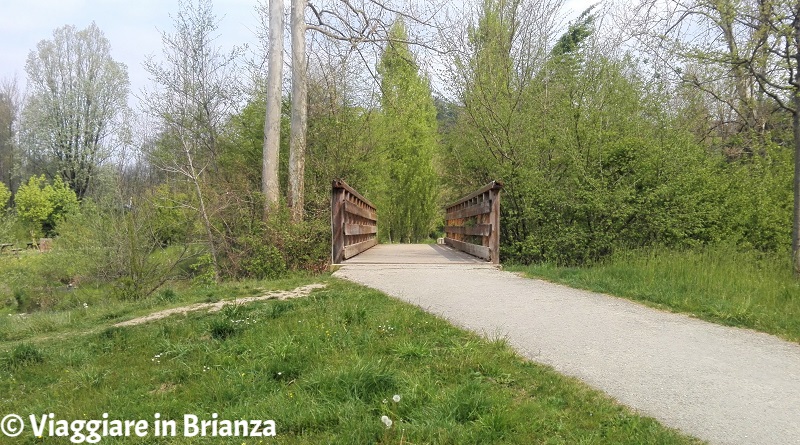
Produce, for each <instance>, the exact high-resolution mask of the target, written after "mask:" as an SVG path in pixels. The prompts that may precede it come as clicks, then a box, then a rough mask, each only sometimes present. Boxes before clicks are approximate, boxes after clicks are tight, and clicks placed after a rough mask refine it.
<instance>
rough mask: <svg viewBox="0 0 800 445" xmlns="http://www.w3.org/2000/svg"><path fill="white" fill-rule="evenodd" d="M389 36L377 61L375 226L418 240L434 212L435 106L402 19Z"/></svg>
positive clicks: (403, 239) (389, 235)
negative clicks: (379, 114) (379, 162)
mask: <svg viewBox="0 0 800 445" xmlns="http://www.w3.org/2000/svg"><path fill="white" fill-rule="evenodd" d="M389 37H390V38H389V44H388V45H387V47H386V49H385V50H384V52H383V55H382V56H381V60H380V63H379V65H378V72H379V73H380V75H381V93H382V96H381V108H382V111H383V119H382V127H383V128H382V132H383V135H384V137H383V140H384V147H385V149H386V152H385V153H386V154H385V158H384V160H383V161H384V162H383V164H384V169H383V178H378V179H379V180H381V179H382V187H380V189H381V190H380V196H381V198H379V201H380V204H379V206H378V208H379V209H380V211H381V213H380V216H379V217H380V218H381V221H380V224H379V226H380V227H381V230H382V235H383V237H386V238H388V239H389V240H390V241H401V242H416V241H420V240H423V239H425V238H426V237H427V236H428V234H429V233H430V231H431V229H432V228H433V223H434V218H435V217H436V190H437V187H436V184H437V176H436V171H435V168H434V157H435V154H436V150H437V146H438V139H437V124H436V108H435V106H434V104H433V98H432V96H431V89H430V84H429V81H428V79H426V78H425V77H424V76H422V75H421V74H420V72H419V71H420V70H419V66H418V65H417V62H416V59H415V57H414V55H413V54H412V53H411V51H410V50H409V48H408V44H407V43H406V42H407V41H408V34H407V31H406V27H405V25H404V23H403V22H402V21H398V22H396V23H395V24H394V25H393V26H392V29H391V31H390V34H389Z"/></svg>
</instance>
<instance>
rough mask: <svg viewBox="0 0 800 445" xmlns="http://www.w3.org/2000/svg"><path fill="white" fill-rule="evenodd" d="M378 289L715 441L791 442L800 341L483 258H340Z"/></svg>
mask: <svg viewBox="0 0 800 445" xmlns="http://www.w3.org/2000/svg"><path fill="white" fill-rule="evenodd" d="M334 276H337V277H340V278H344V279H348V280H351V281H354V282H357V283H360V284H364V285H366V286H369V287H372V288H374V289H378V290H381V291H383V292H385V293H387V294H389V295H391V296H394V297H397V298H399V299H401V300H405V301H407V302H410V303H413V304H416V305H418V306H420V307H422V308H423V309H425V310H427V311H429V312H432V313H434V314H437V315H439V316H442V317H444V318H446V319H448V320H450V321H451V322H452V323H454V324H456V325H459V326H462V327H465V328H467V329H470V330H472V331H475V332H478V333H480V334H483V335H485V336H488V337H491V338H497V337H506V338H507V339H508V341H509V343H510V344H511V345H512V346H514V347H515V348H516V349H517V350H518V351H520V353H522V354H523V355H525V356H526V357H528V358H530V359H531V360H534V361H536V362H540V363H544V364H547V365H550V366H552V367H553V368H555V369H556V370H557V371H559V372H561V373H563V374H566V375H570V376H574V377H577V378H579V379H581V380H583V381H585V382H586V383H588V384H589V385H591V386H593V387H595V388H598V389H600V390H602V391H604V392H606V393H607V394H609V395H610V396H612V397H613V398H615V399H616V400H618V401H619V402H621V403H623V404H625V405H627V406H630V407H632V408H634V409H635V410H637V411H638V412H640V413H643V414H645V415H648V416H652V417H654V418H656V419H658V420H659V421H661V422H662V423H663V424H664V425H667V426H670V427H674V428H677V429H680V430H682V431H684V432H686V433H689V434H691V435H694V436H696V437H699V438H701V439H704V440H707V441H709V442H711V443H717V444H800V345H798V344H795V343H790V342H787V341H784V340H781V339H778V338H776V337H774V336H771V335H767V334H762V333H758V332H754V331H750V330H746V329H738V328H730V327H724V326H719V325H715V324H712V323H708V322H704V321H701V320H698V319H694V318H690V317H687V316H684V315H679V314H672V313H667V312H662V311H658V310H655V309H651V308H648V307H645V306H642V305H639V304H636V303H633V302H630V301H628V300H624V299H620V298H616V297H611V296H608V295H602V294H597V293H592V292H587V291H582V290H576V289H572V288H569V287H565V286H561V285H556V284H552V283H548V282H545V281H541V280H531V279H526V278H521V277H519V276H517V275H515V274H512V273H508V272H502V271H500V270H498V269H496V268H493V267H491V266H488V265H484V264H447V265H445V264H442V265H437V264H415V265H392V264H346V265H345V266H343V267H342V268H341V269H340V270H339V271H337V272H336V273H335V274H334Z"/></svg>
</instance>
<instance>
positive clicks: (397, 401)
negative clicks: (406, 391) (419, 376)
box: [392, 394, 400, 403]
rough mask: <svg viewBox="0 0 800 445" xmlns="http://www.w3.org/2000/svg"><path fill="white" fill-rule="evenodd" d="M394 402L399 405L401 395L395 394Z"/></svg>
mask: <svg viewBox="0 0 800 445" xmlns="http://www.w3.org/2000/svg"><path fill="white" fill-rule="evenodd" d="M392 400H394V403H399V402H400V394H395V395H394V397H392Z"/></svg>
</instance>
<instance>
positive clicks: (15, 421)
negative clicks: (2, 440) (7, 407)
mask: <svg viewBox="0 0 800 445" xmlns="http://www.w3.org/2000/svg"><path fill="white" fill-rule="evenodd" d="M24 429H25V423H23V421H22V417H20V416H18V415H16V414H9V415H7V416H5V417H3V420H0V432H2V433H3V434H5V435H6V436H8V437H17V436H19V435H20V434H22V430H24Z"/></svg>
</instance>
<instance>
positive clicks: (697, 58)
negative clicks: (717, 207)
mask: <svg viewBox="0 0 800 445" xmlns="http://www.w3.org/2000/svg"><path fill="white" fill-rule="evenodd" d="M652 4H653V3H652V1H650V0H648V1H646V2H643V6H644V7H640V8H639V9H641V10H648V11H649V10H660V9H658V8H651V5H652ZM667 5H668V8H665V9H663V11H664V12H662V13H661V17H659V19H660V20H659V22H661V23H663V24H664V29H663V30H659V31H660V32H657V34H658V37H657V39H658V40H661V41H666V42H667V43H668V44H669V45H671V46H672V47H671V48H669V50H672V51H675V52H677V53H678V55H679V56H678V59H679V61H683V62H694V63H695V65H696V66H697V65H699V66H701V67H702V69H693V70H691V71H689V70H687V72H688V74H687V75H686V76H685V77H684V79H685V80H688V82H690V83H691V84H692V85H693V86H694V87H696V88H697V89H699V90H700V91H702V92H704V93H705V94H707V95H708V96H710V97H712V98H713V100H715V101H716V102H718V103H722V104H724V106H725V107H727V108H728V109H730V110H732V111H733V113H734V118H733V119H732V120H734V121H735V122H736V124H737V127H738V128H737V131H736V133H735V134H736V135H737V136H738V135H740V134H741V135H744V136H745V137H746V136H747V132H749V131H755V132H757V133H758V134H760V135H764V134H765V133H766V131H767V130H768V127H769V125H768V123H769V117H770V115H772V116H775V115H778V114H779V113H775V108H776V107H777V109H779V110H781V111H782V112H784V113H788V114H789V115H791V117H792V134H793V144H792V149H793V151H794V153H795V156H794V158H795V159H794V163H795V164H794V167H795V174H794V185H793V189H794V210H793V214H794V216H793V223H792V227H793V229H792V257H793V264H794V269H795V273H796V274H800V2H798V1H796V0H757V1H756V0H743V1H734V0H692V1H683V0H669V1H668V2H667ZM675 71H678V72H681V73H682V67H681V66H677V67H675ZM770 100H771V101H772V104H768V102H769V101H770ZM770 105H773V106H770ZM778 117H779V116H778ZM773 119H774V118H773ZM719 120H720V121H722V122H724V119H719ZM774 120H775V121H777V120H778V119H774ZM755 142H758V143H761V144H762V145H764V141H755ZM755 142H752V141H751V142H750V143H748V144H746V145H745V146H744V147H742V148H741V150H742V151H743V152H750V153H752V152H753V151H754V150H753V146H754V145H756V144H755Z"/></svg>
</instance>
